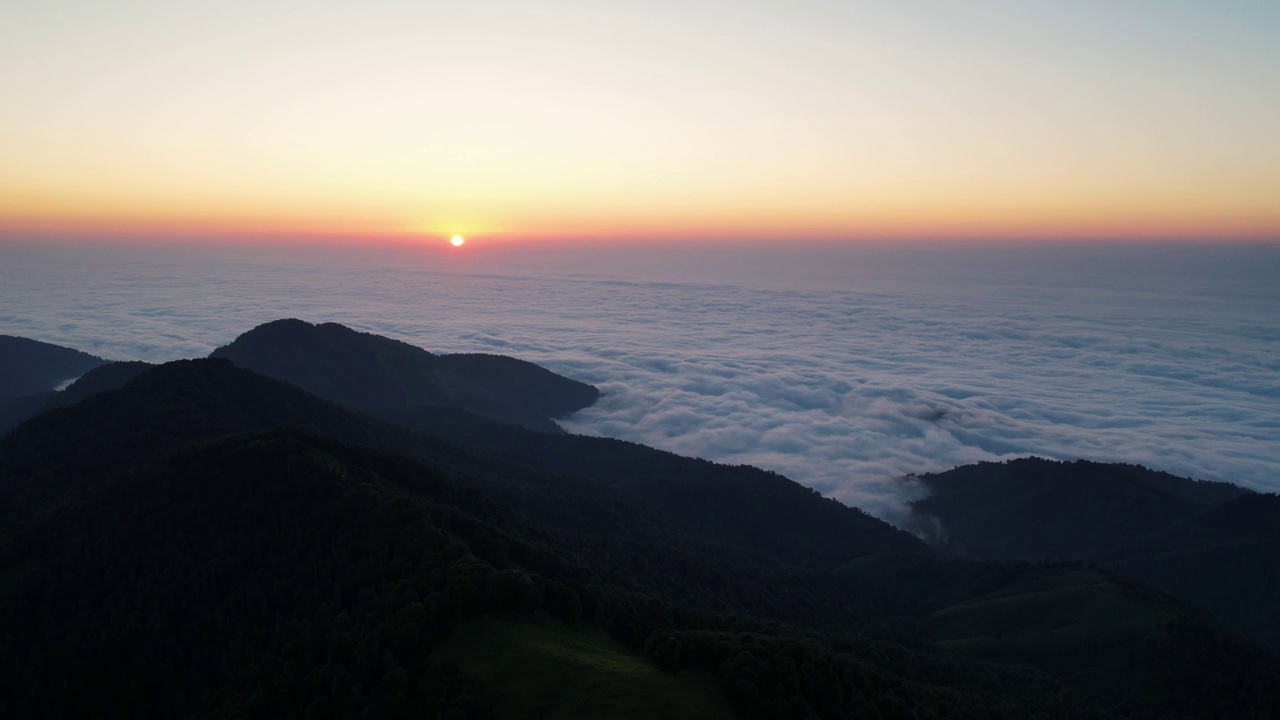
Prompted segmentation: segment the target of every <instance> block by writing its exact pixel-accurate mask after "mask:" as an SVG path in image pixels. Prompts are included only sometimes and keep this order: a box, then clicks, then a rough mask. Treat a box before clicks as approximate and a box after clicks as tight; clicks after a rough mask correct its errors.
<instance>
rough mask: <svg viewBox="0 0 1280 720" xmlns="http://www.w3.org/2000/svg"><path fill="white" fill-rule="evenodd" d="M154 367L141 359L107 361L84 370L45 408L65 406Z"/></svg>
mask: <svg viewBox="0 0 1280 720" xmlns="http://www.w3.org/2000/svg"><path fill="white" fill-rule="evenodd" d="M153 367H155V366H154V365H152V364H151V363H147V362H141V361H137V360H134V361H120V362H109V363H106V364H105V365H99V366H98V367H96V368H94V369H92V370H90V371H88V372H86V373H85V374H84V375H81V376H80V377H79V378H77V379H76V381H75V382H73V383H71V384H70V385H68V386H67V387H66V388H65V389H64V390H62V392H59V393H58V394H57V395H56V396H54V397H53V398H52V399H51V400H50V401H49V402H48V403H47V404H46V405H45V406H44V409H45V410H52V409H53V408H56V407H66V406H67V405H74V404H75V403H78V402H80V401H81V400H84V399H85V398H87V397H91V396H93V395H97V394H98V393H101V392H106V391H108V390H115V389H116V388H118V387H122V386H124V385H126V384H128V383H129V382H131V381H132V380H133V379H134V378H136V377H138V376H139V375H141V374H142V373H144V372H146V371H147V370H150V369H151V368H153Z"/></svg>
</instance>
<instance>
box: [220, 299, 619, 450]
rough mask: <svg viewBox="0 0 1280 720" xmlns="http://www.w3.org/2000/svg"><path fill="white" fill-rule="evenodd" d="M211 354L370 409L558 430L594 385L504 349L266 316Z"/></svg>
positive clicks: (591, 397)
mask: <svg viewBox="0 0 1280 720" xmlns="http://www.w3.org/2000/svg"><path fill="white" fill-rule="evenodd" d="M210 357H215V358H225V359H228V360H230V361H231V362H233V363H235V364H236V365H239V366H240V367H244V368H247V369H250V370H253V371H255V372H259V373H262V374H263V375H267V376H269V377H274V378H277V379H279V380H284V381H286V382H290V383H293V384H295V385H298V386H299V387H302V388H304V389H306V390H308V391H310V392H312V393H315V394H316V395H319V396H321V397H324V398H327V399H329V400H333V401H334V402H338V403H341V404H343V405H346V406H347V407H351V408H354V409H357V410H361V411H363V412H367V413H370V414H372V415H385V414H386V413H388V412H390V411H394V410H398V409H403V408H406V407H420V406H445V407H458V408H462V409H464V410H467V411H469V412H472V413H475V414H477V415H481V416H483V417H487V418H490V419H493V420H500V421H503V422H510V423H515V424H519V425H524V426H526V427H529V428H531V429H535V430H543V431H550V432H559V431H560V429H559V426H557V425H556V424H555V422H554V420H553V419H554V418H557V417H563V416H565V415H568V414H570V413H572V412H574V411H576V410H580V409H582V408H584V407H587V406H589V405H591V404H592V403H594V402H595V400H596V398H597V397H599V394H600V392H599V390H597V389H596V388H595V387H592V386H591V385H587V384H585V383H580V382H577V381H575V380H570V379H569V378H566V377H562V376H560V375H557V374H555V373H553V372H551V371H550V370H547V369H545V368H542V367H539V366H538V365H535V364H533V363H530V362H526V361H523V360H516V359H515V358H509V357H505V356H502V355H470V354H466V355H435V354H432V353H430V352H428V351H426V350H424V349H422V348H420V347H417V346H414V345H410V344H409V343H406V342H402V341H400V340H394V339H392V338H388V337H383V336H381V335H375V334H373V333H365V332H360V331H358V330H353V329H351V328H349V327H346V326H345V325H340V324H338V323H333V322H328V323H323V324H320V325H312V324H311V323H308V322H305V321H303V320H298V319H292V318H290V319H283V320H276V321H274V322H269V323H266V324H264V325H259V326H258V327H256V328H254V329H252V330H250V331H248V332H246V333H244V334H243V335H241V336H240V337H238V338H236V339H235V340H234V341H233V342H232V343H231V344H229V345H226V346H224V347H220V348H218V349H217V350H215V351H213V353H212V354H211V355H210Z"/></svg>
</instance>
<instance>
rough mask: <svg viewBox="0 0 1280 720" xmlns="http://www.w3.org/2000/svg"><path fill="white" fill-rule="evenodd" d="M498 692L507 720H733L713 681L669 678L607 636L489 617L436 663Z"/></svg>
mask: <svg viewBox="0 0 1280 720" xmlns="http://www.w3.org/2000/svg"><path fill="white" fill-rule="evenodd" d="M431 660H432V662H433V663H438V664H446V663H454V664H456V665H457V666H458V667H459V668H460V669H461V670H462V671H463V672H464V673H466V674H467V675H469V676H472V677H475V678H476V679H478V680H480V681H481V682H482V683H484V684H485V685H487V686H489V687H492V688H501V689H500V691H497V692H496V693H495V695H494V697H493V701H494V710H495V712H496V714H497V716H498V717H502V718H547V719H549V720H555V719H560V720H568V719H570V718H620V719H625V718H637V719H640V718H681V717H688V718H708V719H714V718H731V717H735V716H734V714H733V711H732V710H731V709H730V707H729V704H728V700H727V699H726V698H725V696H724V694H723V693H722V692H721V691H720V689H719V688H718V687H717V686H716V682H715V678H713V677H712V676H711V675H710V674H709V673H699V672H693V671H685V672H682V673H678V674H676V673H668V672H663V671H661V670H659V669H658V667H657V666H656V665H655V664H654V663H653V662H652V661H650V660H649V659H648V658H645V657H644V656H642V655H640V654H638V653H635V652H633V651H631V650H628V649H627V648H625V647H623V646H622V645H620V644H619V643H618V642H617V641H616V640H614V639H612V638H611V637H609V635H608V634H607V633H605V632H604V631H603V630H602V629H600V628H598V627H593V626H590V625H586V624H583V625H580V626H578V627H571V626H569V625H566V624H564V623H561V622H559V621H555V620H552V619H541V620H537V621H533V620H516V619H510V618H498V617H492V616H486V617H484V618H481V619H479V620H477V621H475V622H472V623H469V624H467V625H463V626H462V627H459V628H457V629H456V630H455V631H454V632H453V633H452V634H451V635H450V636H449V639H448V640H447V641H446V642H445V643H444V644H443V645H441V646H440V647H438V648H437V649H436V650H435V652H434V653H433V654H432V656H431Z"/></svg>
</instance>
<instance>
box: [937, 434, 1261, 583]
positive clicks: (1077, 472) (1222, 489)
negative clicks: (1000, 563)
mask: <svg viewBox="0 0 1280 720" xmlns="http://www.w3.org/2000/svg"><path fill="white" fill-rule="evenodd" d="M917 479H918V480H919V481H920V482H922V483H923V484H924V485H925V486H926V487H927V488H928V489H929V493H930V494H929V497H926V498H924V499H922V500H918V501H916V502H914V503H912V510H913V512H914V513H915V514H916V515H917V517H918V520H919V521H920V524H921V527H922V529H923V530H924V531H925V532H926V534H927V533H928V532H929V529H930V528H937V529H940V530H941V534H940V535H938V536H937V537H936V538H935V540H936V542H935V544H936V545H937V546H939V547H941V548H943V549H945V550H947V551H948V552H949V553H951V554H953V555H957V556H960V557H971V558H974V559H978V560H1026V561H1037V560H1068V559H1079V558H1085V557H1088V556H1090V555H1093V554H1094V553H1097V552H1099V551H1101V550H1104V549H1106V548H1110V547H1115V546H1117V545H1123V544H1127V543H1131V542H1134V541H1136V540H1138V539H1139V538H1141V537H1143V536H1144V535H1147V534H1149V533H1151V532H1154V531H1156V530H1158V529H1160V528H1163V527H1165V526H1167V525H1169V524H1170V523H1172V522H1175V521H1177V520H1179V519H1181V518H1184V517H1187V516H1188V515H1190V514H1191V513H1193V512H1195V511H1196V510H1197V509H1198V508H1202V507H1206V506H1209V505H1212V504H1215V503H1218V502H1222V501H1225V500H1231V499H1234V498H1238V497H1241V496H1243V495H1247V494H1249V491H1248V490H1245V489H1243V488H1239V487H1236V486H1234V485H1229V484H1227V483H1207V482H1197V481H1194V480H1189V479H1186V478H1179V477H1176V476H1174V475H1169V474H1168V473H1161V472H1156V471H1153V470H1148V469H1146V468H1143V467H1140V466H1136V465H1116V464H1104V463H1095V462H1088V461H1084V460H1079V461H1076V462H1071V463H1067V462H1055V461H1052V460H1043V459H1040V458H1026V459H1022V460H1011V461H1009V462H1005V463H978V464H976V465H966V466H964V467H959V468H955V469H954V470H948V471H947V472H944V473H936V474H929V475H923V476H920V477H918V478H917ZM935 521H936V522H935Z"/></svg>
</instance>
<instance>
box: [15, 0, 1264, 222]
mask: <svg viewBox="0 0 1280 720" xmlns="http://www.w3.org/2000/svg"><path fill="white" fill-rule="evenodd" d="M1278 128H1280V3H1278V2H1275V1H1274V0H1267V1H1261V0H1260V1H1257V2H1243V1H1235V2H1233V1H1231V0H1221V1H1203V2H1195V1H1191V0H1159V1H1157V0H1149V1H1148V0H1132V1H1126V0H1106V1H1103V0H1097V1H1094V0H1073V1H1069V2H1068V1H1063V2H1043V1H1042V2H1037V1H1034V0H1018V1H1008V2H993V1H986V2H983V1H973V2H950V1H944V0H917V1H914V2H853V1H844V2H835V1H834V0H824V1H819V0H787V1H782V0H778V1H776V2H760V1H749V0H739V1H737V2H707V1H691V0H683V1H680V2H668V1H666V0H645V1H644V2H575V1H571V0H560V1H557V2H533V1H527V2H487V1H484V0H471V1H468V2H423V1H417V2H392V1H385V0H365V1H364V2H349V3H347V2H343V3H339V2H323V1H321V0H305V1H301V2H295V1H293V0H257V1H256V2H251V3H250V2H228V1H227V0H222V1H220V2H183V1H180V0H166V1H164V2H130V1H126V0H117V1H104V0H93V1H85V0H75V1H73V0H38V1H36V0H0V234H4V235H7V236H9V237H15V236H29V235H31V234H36V235H40V234H48V233H60V234H68V233H87V234H143V235H159V236H190V235H210V234H213V235H225V236H237V235H239V236H248V235H255V236H260V235H263V234H282V235H312V234H336V235H344V236H369V237H372V236H378V235H404V234H421V235H422V236H423V237H429V238H434V237H438V236H447V235H449V234H452V233H455V232H460V233H464V234H468V235H470V236H471V237H472V238H473V239H474V238H486V237H487V238H541V239H549V238H583V239H586V238H601V239H609V238H776V239H799V238H920V237H925V238H951V237H960V238H965V237H968V238H1162V237H1169V238H1205V239H1220V238H1223V239H1229V238H1239V239H1276V238H1280V130H1278Z"/></svg>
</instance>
